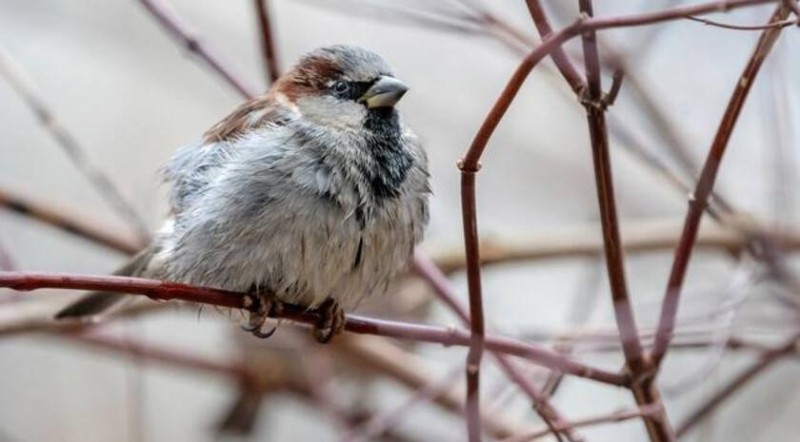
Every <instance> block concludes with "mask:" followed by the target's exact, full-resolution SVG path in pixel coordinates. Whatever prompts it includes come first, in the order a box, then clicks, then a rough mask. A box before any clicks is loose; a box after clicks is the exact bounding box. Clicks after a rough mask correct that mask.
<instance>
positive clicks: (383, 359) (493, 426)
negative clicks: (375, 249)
mask: <svg viewBox="0 0 800 442" xmlns="http://www.w3.org/2000/svg"><path fill="white" fill-rule="evenodd" d="M334 344H335V346H336V349H337V350H342V352H343V353H344V354H345V357H349V358H351V359H352V361H353V363H355V364H357V365H359V366H367V367H369V368H372V369H374V370H376V371H378V372H381V373H384V374H385V375H386V376H389V377H391V378H393V379H395V380H397V381H398V382H400V383H401V384H403V385H405V386H407V387H409V388H413V389H430V388H433V387H434V386H435V385H436V384H435V383H434V382H433V381H431V379H430V377H429V376H430V372H431V371H430V368H429V367H428V366H425V365H423V364H422V363H421V362H422V361H421V360H420V357H419V356H417V355H416V354H413V353H410V352H408V351H406V350H403V349H401V348H399V347H398V346H396V345H389V344H390V343H388V342H385V341H382V340H379V338H376V337H372V336H353V337H349V339H340V340H336V341H335V342H334ZM431 400H432V401H433V402H434V403H436V404H438V405H439V406H441V407H442V408H444V409H445V410H448V411H450V412H453V413H458V414H463V413H464V410H465V408H466V407H465V400H464V391H463V390H462V389H459V388H449V389H447V390H445V391H443V392H441V394H438V395H436V396H435V397H432V398H431ZM481 419H482V420H483V425H484V426H485V427H486V430H487V432H488V433H489V434H491V435H492V436H494V437H496V438H505V437H510V436H511V435H513V434H519V433H520V432H522V431H525V430H524V428H523V427H520V426H519V425H515V424H513V423H512V422H510V421H509V420H508V416H506V415H504V414H502V413H496V412H494V411H491V410H487V409H485V408H484V409H483V410H482V413H481Z"/></svg>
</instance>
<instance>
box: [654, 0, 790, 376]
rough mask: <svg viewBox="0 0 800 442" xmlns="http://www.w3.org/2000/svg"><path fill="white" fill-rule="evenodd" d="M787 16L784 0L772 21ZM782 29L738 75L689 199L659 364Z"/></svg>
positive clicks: (764, 39) (664, 312)
mask: <svg viewBox="0 0 800 442" xmlns="http://www.w3.org/2000/svg"><path fill="white" fill-rule="evenodd" d="M788 15H789V8H788V7H787V6H786V4H785V3H783V4H782V5H780V6H778V8H777V9H776V10H775V13H774V14H772V17H771V18H770V19H769V22H770V23H772V22H776V21H780V20H784V19H786V17H787V16H788ZM781 30H782V28H769V29H767V30H765V31H764V32H762V34H761V37H760V38H759V39H758V43H757V44H756V48H755V50H754V51H753V54H752V55H751V56H750V60H749V61H748V62H747V66H745V68H744V72H742V75H741V76H740V77H739V81H738V82H737V83H736V88H735V89H734V90H733V95H732V96H731V99H730V101H729V102H728V107H727V109H726V110H725V114H723V116H722V122H721V123H720V125H719V128H718V129H717V134H716V136H715V137H714V141H713V142H712V144H711V148H710V149H709V151H708V156H707V157H706V162H705V164H704V165H703V170H702V172H701V173H700V179H699V180H698V182H697V186H696V187H695V190H694V193H693V194H692V196H691V197H690V199H689V210H688V211H687V213H686V219H685V221H684V225H683V232H682V233H681V237H680V240H679V241H678V246H677V248H676V249H675V258H674V260H673V263H672V270H671V271H670V276H669V281H668V283H667V289H666V292H665V294H664V300H663V303H662V306H661V319H660V321H659V324H658V333H657V334H656V340H655V344H654V347H653V351H652V354H651V355H652V359H653V361H654V363H655V364H656V365H658V364H659V363H660V361H661V359H662V358H663V357H664V354H665V353H666V351H667V348H668V347H669V343H670V341H671V340H672V334H673V332H674V330H675V317H676V315H677V313H678V304H679V302H680V295H681V289H682V288H683V282H684V278H685V277H686V270H687V269H688V267H689V261H690V259H691V257H692V251H693V249H694V244H695V241H696V240H697V232H698V230H699V229H700V220H701V218H702V215H703V211H704V210H705V208H706V206H707V205H708V198H709V196H710V195H711V191H712V190H713V188H714V182H715V181H716V178H717V172H718V171H719V166H720V164H721V163H722V158H723V155H725V150H726V149H727V147H728V141H730V139H731V134H732V133H733V128H734V127H735V125H736V122H737V120H738V119H739V114H740V113H741V111H742V107H744V102H745V99H746V98H747V95H748V93H749V92H750V88H751V87H752V85H753V83H754V82H755V79H756V76H757V75H758V72H759V70H760V69H761V65H762V64H763V62H764V60H765V59H766V57H767V54H769V52H770V50H771V49H772V47H773V45H774V44H775V41H777V39H778V36H779V35H780V32H781Z"/></svg>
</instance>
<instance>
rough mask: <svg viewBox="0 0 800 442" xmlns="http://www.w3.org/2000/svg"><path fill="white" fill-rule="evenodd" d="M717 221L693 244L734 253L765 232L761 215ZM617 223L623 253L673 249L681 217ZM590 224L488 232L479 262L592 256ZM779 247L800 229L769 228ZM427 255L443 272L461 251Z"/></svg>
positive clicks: (436, 249)
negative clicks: (533, 231)
mask: <svg viewBox="0 0 800 442" xmlns="http://www.w3.org/2000/svg"><path fill="white" fill-rule="evenodd" d="M721 221H723V223H722V224H703V225H701V227H700V231H699V233H698V238H697V243H696V246H697V247H699V248H704V249H706V250H707V251H709V252H717V253H719V252H722V253H728V254H733V255H737V254H739V253H741V252H742V251H743V250H744V249H746V248H747V247H748V245H749V244H750V243H752V241H753V238H754V236H755V235H761V234H766V229H767V227H766V226H765V225H764V224H763V223H762V222H761V221H760V220H752V219H748V218H747V217H746V216H745V217H731V218H722V219H721ZM620 227H621V229H622V230H621V234H622V238H621V239H622V248H623V250H624V251H625V253H626V254H633V253H660V252H664V251H669V250H675V246H677V244H678V241H679V240H680V234H681V228H682V222H681V221H678V220H674V221H673V220H656V221H638V222H637V221H633V222H628V223H626V224H625V225H624V226H620ZM598 231H600V228H599V227H598V226H596V225H595V224H587V225H583V226H574V227H565V228H562V229H558V230H554V231H550V232H549V233H547V234H545V233H542V234H536V235H523V236H520V237H511V236H508V237H506V236H501V235H497V236H491V237H489V238H485V239H483V240H481V245H480V248H481V265H483V266H489V265H499V264H504V263H510V262H519V261H534V260H542V259H562V258H576V257H593V256H596V255H597V254H599V253H602V252H603V238H602V235H600V234H598ZM770 235H772V236H771V237H772V238H773V239H774V241H775V242H776V243H778V244H780V245H781V248H782V250H785V251H788V252H797V251H798V250H800V230H795V229H787V230H785V231H780V232H775V233H770ZM427 249H428V252H429V255H430V257H431V259H432V260H433V261H434V262H435V263H436V265H437V266H438V267H439V268H440V269H442V271H443V272H445V273H448V274H449V273H452V272H455V271H458V270H462V269H463V268H464V266H465V260H464V252H463V250H462V247H461V246H460V245H455V244H452V245H439V244H437V243H433V244H431V245H430V246H429V247H427Z"/></svg>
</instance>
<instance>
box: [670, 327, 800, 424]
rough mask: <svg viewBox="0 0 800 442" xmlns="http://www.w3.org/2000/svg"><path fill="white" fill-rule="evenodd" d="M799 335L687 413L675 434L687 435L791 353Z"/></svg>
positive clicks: (765, 355) (768, 354)
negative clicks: (729, 399) (687, 415)
mask: <svg viewBox="0 0 800 442" xmlns="http://www.w3.org/2000/svg"><path fill="white" fill-rule="evenodd" d="M798 339H800V333H795V334H793V335H792V337H790V338H789V339H788V340H787V341H786V342H785V343H784V344H782V345H780V346H779V347H777V348H775V349H774V350H772V351H769V352H767V353H765V354H763V355H762V356H761V359H760V360H759V361H758V362H756V363H754V364H753V365H752V366H750V367H749V368H747V369H746V370H744V371H743V372H742V373H740V374H739V375H738V376H736V377H735V378H734V379H733V380H732V381H730V382H729V383H728V384H727V385H725V386H724V387H722V388H721V389H719V390H718V391H717V392H716V393H715V394H714V395H713V396H712V397H710V398H709V399H708V400H706V401H705V402H703V403H702V404H701V405H700V406H699V407H697V409H695V410H694V411H693V412H691V413H689V417H687V418H686V420H685V421H684V422H683V423H682V424H681V425H680V426H679V427H678V430H677V434H678V437H681V436H683V435H685V434H686V433H688V432H689V431H690V430H691V429H692V428H694V427H695V426H696V425H697V424H698V423H700V422H701V421H703V419H705V418H706V417H707V416H709V415H710V414H712V413H713V412H714V411H715V410H717V407H718V406H719V405H720V404H722V403H723V402H724V401H725V400H726V399H728V398H729V397H731V396H733V395H734V394H735V393H737V392H738V391H739V390H741V389H742V388H743V387H744V386H745V385H747V383H748V382H750V381H751V380H753V379H754V378H755V377H756V376H757V375H759V374H761V372H763V371H764V370H766V369H768V368H770V367H771V366H772V365H774V364H775V362H777V361H779V360H781V359H782V358H783V357H784V356H786V355H787V354H790V353H793V352H794V351H795V350H796V348H797V341H798Z"/></svg>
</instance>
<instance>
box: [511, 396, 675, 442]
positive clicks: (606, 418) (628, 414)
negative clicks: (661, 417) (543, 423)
mask: <svg viewBox="0 0 800 442" xmlns="http://www.w3.org/2000/svg"><path fill="white" fill-rule="evenodd" d="M661 412H663V410H662V408H661V405H659V404H651V405H645V406H644V407H642V408H640V409H638V410H631V411H624V410H622V411H617V412H614V413H611V414H605V415H602V416H595V417H587V418H584V419H578V420H575V421H572V422H564V423H562V424H559V425H557V426H556V430H558V431H565V430H569V429H575V428H578V427H588V426H593V425H602V424H609V423H614V422H622V421H626V420H629V419H635V418H637V417H648V416H654V415H656V414H658V413H661ZM552 432H553V431H552V430H551V429H549V428H544V429H541V430H539V431H535V432H533V433H528V434H523V435H520V436H515V437H510V438H508V439H503V440H502V441H500V442H528V441H532V440H534V439H538V438H540V437H544V436H547V435H548V434H551V433H552Z"/></svg>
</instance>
